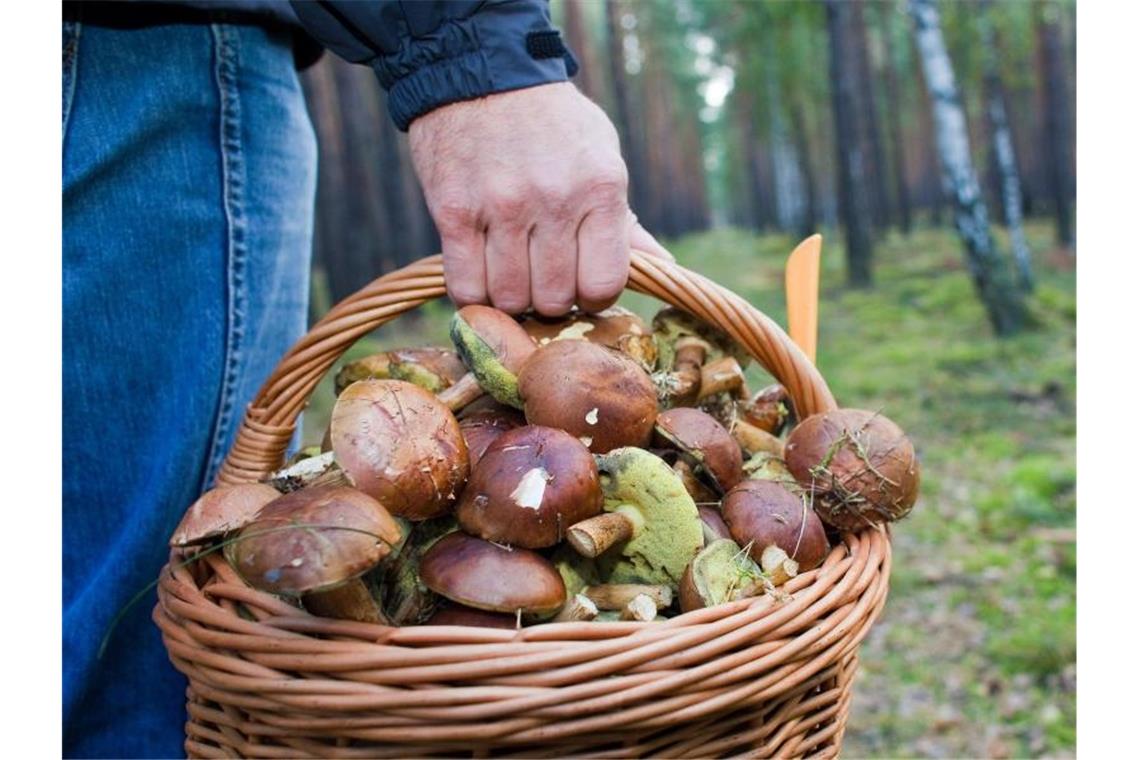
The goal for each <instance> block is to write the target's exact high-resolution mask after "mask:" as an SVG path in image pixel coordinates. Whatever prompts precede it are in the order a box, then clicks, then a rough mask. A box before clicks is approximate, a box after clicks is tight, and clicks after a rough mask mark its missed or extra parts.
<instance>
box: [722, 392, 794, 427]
mask: <svg viewBox="0 0 1140 760" xmlns="http://www.w3.org/2000/svg"><path fill="white" fill-rule="evenodd" d="M791 403H792V402H791V398H790V397H789V396H788V389H787V388H785V387H784V386H782V385H780V384H779V383H776V384H774V385H769V386H768V387H767V388H762V389H761V390H760V391H758V392H757V393H756V395H754V396H753V397H752V398H751V399H749V400H748V401H738V402H737V403H736V416H737V417H739V418H741V419H743V420H744V421H745V422H747V423H748V424H750V425H752V426H753V427H758V428H760V429H761V430H763V431H765V432H768V433H771V434H772V435H779V434H780V431H781V430H783V429H784V425H785V424H786V423H787V421H788V418H789V416H790V412H789V409H790V408H791Z"/></svg>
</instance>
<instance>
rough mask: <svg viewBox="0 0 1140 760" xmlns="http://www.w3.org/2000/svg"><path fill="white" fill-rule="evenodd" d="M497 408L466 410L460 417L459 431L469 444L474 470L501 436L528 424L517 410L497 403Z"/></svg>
mask: <svg viewBox="0 0 1140 760" xmlns="http://www.w3.org/2000/svg"><path fill="white" fill-rule="evenodd" d="M483 398H489V397H488V396H484V397H483ZM477 403H478V402H477ZM495 407H497V408H495V409H491V408H482V409H480V410H478V411H468V410H467V409H464V410H463V411H464V413H463V414H461V415H459V429H460V430H461V431H462V432H463V440H464V441H466V442H467V456H468V459H469V460H470V462H471V469H472V470H474V469H475V465H476V464H478V463H479V460H480V459H481V458H482V457H483V454H484V452H486V451H487V447H488V446H490V445H491V444H492V443H494V442H495V441H496V440H498V438H499V436H501V435H502V434H503V433H505V432H507V431H508V430H514V429H515V428H519V427H522V426H523V425H525V424H526V419H525V418H524V417H523V416H522V415H521V414H519V413H518V412H517V411H516V410H514V409H511V408H510V407H507V406H503V405H501V404H497V403H496V404H495Z"/></svg>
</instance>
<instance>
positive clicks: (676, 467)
mask: <svg viewBox="0 0 1140 760" xmlns="http://www.w3.org/2000/svg"><path fill="white" fill-rule="evenodd" d="M654 453H656V454H657V456H659V457H661V458H662V459H664V460H665V461H666V462H668V461H669V458H667V457H665V456H662V455H661V454H660V453H658V452H654ZM670 454H671V455H672V456H673V457H675V459H674V460H673V462H672V464H673V472H675V473H677V475H679V476H680V478H681V483H683V484H684V486H685V490H686V491H688V492H689V496H692V497H693V501H694V502H696V504H697V506H698V507H699V506H701V505H702V504H720V494H718V493H716V492H715V491H713V489H712V487H711V486H708V485H706V484H705V482H704V481H703V480H702V479H700V478H698V477H697V474H696V473H695V472H693V466H692V465H691V464H689V462H688V461H687V460H685V459H683V458H681V457H679V456H677V452H676V451H673V452H670Z"/></svg>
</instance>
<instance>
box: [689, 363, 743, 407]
mask: <svg viewBox="0 0 1140 760" xmlns="http://www.w3.org/2000/svg"><path fill="white" fill-rule="evenodd" d="M726 392H727V393H729V394H731V395H732V396H733V397H734V398H741V397H742V396H741V393H742V392H743V394H744V395H743V398H747V394H748V391H747V389H746V388H745V387H744V370H743V369H741V367H740V362H738V361H736V359H735V358H734V357H732V356H722V357H720V358H719V359H716V360H715V361H711V362H709V363H708V364H705V365H703V366H702V367H701V388H700V390H699V391H698V392H697V401H698V402H699V401H703V400H705V399H706V398H708V397H709V396H715V395H716V394H718V393H726Z"/></svg>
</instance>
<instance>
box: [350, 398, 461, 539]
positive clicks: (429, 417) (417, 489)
mask: <svg viewBox="0 0 1140 760" xmlns="http://www.w3.org/2000/svg"><path fill="white" fill-rule="evenodd" d="M329 430H330V431H331V432H330V435H331V439H332V447H333V452H334V453H335V455H336V460H337V462H338V463H339V464H340V466H341V467H342V468H344V470H345V472H346V473H348V476H349V478H351V480H352V483H353V484H354V485H355V486H356V487H357V488H359V489H360V490H361V491H363V492H364V493H366V494H368V495H369V496H372V497H373V498H375V499H378V500H379V501H380V502H381V503H382V504H383V505H384V506H385V507H386V508H387V509H389V510H390V511H391V512H392V513H393V514H395V515H399V516H401V517H406V518H408V519H409V520H424V519H427V518H430V517H437V516H439V515H442V514H446V513H447V512H448V511H449V510H450V509H451V507H452V505H453V504H454V503H455V500H456V498H457V497H458V495H459V491H460V490H461V489H462V486H463V483H464V481H465V480H466V479H467V470H468V460H467V444H466V442H464V440H463V433H462V431H460V429H459V422H458V421H456V419H455V417H454V415H452V414H451V412H450V411H449V410H448V408H447V407H445V406H444V405H443V404H441V403H440V402H439V400H438V399H436V397H435V396H433V395H432V394H431V393H429V392H427V391H425V390H424V389H423V388H419V387H417V386H415V385H412V384H411V383H406V382H404V381H402V380H362V381H360V382H357V383H354V384H352V385H350V386H349V387H348V388H345V390H344V392H342V393H341V394H340V396H339V397H338V398H337V402H336V406H334V407H333V412H332V421H331V422H330V423H329Z"/></svg>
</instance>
